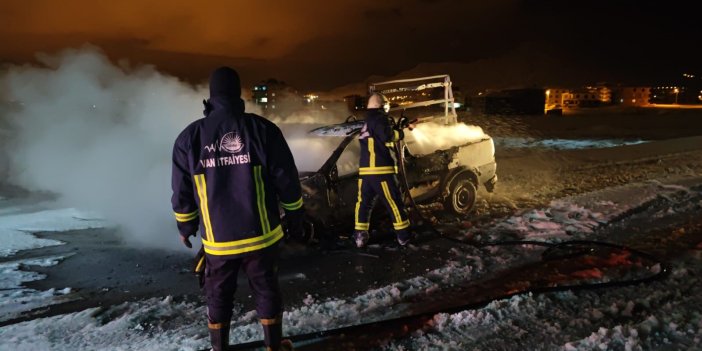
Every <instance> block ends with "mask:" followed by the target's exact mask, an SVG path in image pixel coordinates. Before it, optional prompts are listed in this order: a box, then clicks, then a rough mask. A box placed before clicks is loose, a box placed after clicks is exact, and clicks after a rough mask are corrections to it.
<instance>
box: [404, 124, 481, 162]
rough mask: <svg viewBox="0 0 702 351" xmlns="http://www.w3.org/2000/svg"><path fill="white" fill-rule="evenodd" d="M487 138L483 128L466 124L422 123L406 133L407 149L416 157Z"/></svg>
mask: <svg viewBox="0 0 702 351" xmlns="http://www.w3.org/2000/svg"><path fill="white" fill-rule="evenodd" d="M487 137H488V136H487V135H486V134H485V133H484V132H483V129H482V128H480V127H478V126H471V125H467V124H464V123H458V124H454V125H445V124H438V123H432V122H429V123H422V124H419V125H417V127H416V128H414V130H412V131H411V132H409V131H406V132H405V138H406V142H407V147H408V148H409V149H410V151H411V152H412V153H413V154H416V155H427V154H430V153H433V152H435V151H437V150H445V149H448V148H451V147H453V146H456V145H465V144H468V143H471V142H475V141H478V140H481V139H484V138H487Z"/></svg>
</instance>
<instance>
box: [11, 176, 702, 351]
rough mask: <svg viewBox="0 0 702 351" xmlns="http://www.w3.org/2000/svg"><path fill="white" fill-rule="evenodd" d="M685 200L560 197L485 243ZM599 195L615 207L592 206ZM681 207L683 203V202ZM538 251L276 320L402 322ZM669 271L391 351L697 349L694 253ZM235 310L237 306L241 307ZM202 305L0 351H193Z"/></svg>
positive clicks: (112, 318)
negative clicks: (414, 303)
mask: <svg viewBox="0 0 702 351" xmlns="http://www.w3.org/2000/svg"><path fill="white" fill-rule="evenodd" d="M685 191H688V192H691V191H690V190H689V189H687V188H684V187H678V186H667V185H663V184H659V183H658V184H657V183H642V184H636V185H630V186H625V187H620V188H614V189H610V190H609V193H608V194H605V193H604V192H595V193H591V194H587V195H585V196H580V197H572V198H566V199H562V200H559V201H556V202H554V203H553V204H552V206H551V207H550V208H547V209H540V210H532V211H527V212H524V213H522V214H520V215H518V216H514V217H512V218H509V219H507V220H504V221H500V222H498V223H495V224H494V225H493V226H492V227H491V228H488V229H487V230H485V233H484V234H487V235H489V237H490V240H499V239H513V238H514V236H515V235H516V236H518V238H522V239H533V238H535V237H538V238H539V239H540V240H546V241H560V240H562V239H563V238H564V237H566V236H567V237H570V238H572V239H585V238H587V237H588V236H590V235H592V233H593V231H594V230H595V229H596V228H597V227H599V226H602V225H605V224H607V223H608V222H609V221H611V220H613V219H616V218H618V217H619V216H621V215H622V214H623V213H626V212H627V211H631V210H633V209H635V208H636V207H638V206H641V205H643V204H645V203H647V202H648V201H651V200H652V199H653V198H656V196H670V198H671V199H673V197H672V195H673V194H676V193H679V192H685ZM602 197H608V198H612V199H614V200H611V201H603V200H600V198H602ZM683 201H684V199H683ZM539 250H540V249H537V248H520V249H518V250H517V249H514V248H511V247H492V248H489V249H478V248H475V247H471V246H464V247H459V248H454V249H452V250H451V251H450V255H447V257H449V258H448V260H447V262H446V264H445V265H444V266H443V267H440V268H438V269H435V270H432V271H429V272H427V273H426V274H423V275H421V276H417V277H414V278H411V279H407V280H404V281H400V282H396V283H392V284H389V285H386V286H382V287H379V288H375V289H371V290H369V291H367V292H365V293H363V294H360V295H358V296H354V297H350V298H344V299H342V298H327V299H323V300H316V299H315V298H313V297H312V296H311V295H310V296H308V297H307V298H306V299H304V300H303V301H302V302H301V305H300V306H297V307H294V308H289V309H288V310H287V311H286V312H285V314H284V320H285V333H286V334H298V333H305V332H311V331H316V330H321V329H328V328H334V327H341V326H347V325H354V324H358V323H362V322H369V321H374V320H380V319H387V318H392V317H396V316H401V315H403V313H404V312H405V311H406V306H407V304H406V303H408V302H409V300H416V299H419V300H431V297H432V294H433V293H435V292H436V291H439V290H440V289H443V288H448V287H452V286H454V285H458V284H461V283H465V282H467V281H474V280H477V279H480V278H483V277H485V276H487V275H489V274H491V273H493V272H495V271H496V270H500V269H504V267H507V266H509V265H513V264H514V263H516V262H517V261H521V260H524V259H527V258H529V257H530V256H534V255H535V254H538V253H539V252H540V251H539ZM531 258H532V259H533V257H531ZM681 260H684V262H683V261H679V262H676V263H675V264H674V266H673V267H674V268H673V272H672V274H671V277H670V278H668V279H667V280H663V281H659V282H655V283H652V284H649V285H643V286H632V287H626V288H620V289H611V290H589V291H588V290H585V291H578V292H572V291H566V292H559V293H549V294H539V295H531V294H521V295H517V296H514V297H512V298H509V299H502V300H497V301H493V302H492V303H490V304H489V305H487V306H485V307H483V308H479V309H475V310H467V311H463V312H460V313H456V314H438V315H436V316H435V318H434V322H433V324H432V325H431V326H429V327H428V328H426V329H425V330H423V331H417V332H415V334H414V335H413V336H412V337H410V338H407V339H404V340H399V341H394V342H393V343H390V344H388V345H386V346H385V349H388V350H473V349H475V350H477V349H488V350H513V349H563V350H592V349H614V350H619V349H621V350H647V349H659V346H665V345H666V344H669V343H674V344H675V345H678V346H680V345H683V346H689V347H690V348H692V349H694V348H699V347H700V346H701V344H700V338H701V337H702V317H701V316H702V307H700V306H702V301H701V300H702V295H701V294H699V293H698V292H699V289H700V285H702V284H700V283H701V281H700V278H699V277H700V273H702V272H700V271H701V270H702V258H701V255H700V254H699V252H698V254H697V255H692V256H685V258H681ZM239 308H240V307H239ZM236 315H237V316H238V317H237V318H236V320H234V321H233V324H232V333H231V342H232V343H240V342H247V341H253V340H257V339H260V338H261V337H262V335H261V332H260V327H259V325H258V323H257V319H256V313H255V312H254V311H248V312H246V311H238V313H237V314H236ZM203 316H204V310H203V307H202V306H200V305H199V304H196V303H190V302H175V301H174V300H173V299H171V298H165V299H162V300H161V299H148V300H144V301H140V302H134V303H125V304H122V305H119V306H113V307H110V308H108V309H106V310H100V309H90V310H86V311H81V312H77V313H71V314H66V315H62V316H55V317H49V318H41V319H36V320H32V321H28V322H23V323H18V324H14V325H9V326H6V327H2V328H0V349H10V348H11V349H12V350H36V349H51V350H75V349H80V350H99V349H111V350H152V349H154V350H155V349H159V350H196V349H202V348H206V347H207V346H208V340H207V337H206V334H205V333H206V329H205V327H204V322H205V321H204V317H203Z"/></svg>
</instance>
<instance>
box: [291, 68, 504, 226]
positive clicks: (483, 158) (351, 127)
mask: <svg viewBox="0 0 702 351" xmlns="http://www.w3.org/2000/svg"><path fill="white" fill-rule="evenodd" d="M428 78H430V79H434V80H437V79H438V80H439V83H438V84H436V85H433V86H431V87H433V88H436V87H440V88H443V89H445V90H448V92H447V93H445V94H443V96H442V99H436V100H439V101H440V102H443V107H444V108H443V110H444V114H443V116H438V117H437V116H429V117H420V120H422V121H431V122H430V123H431V124H433V125H436V126H441V128H443V129H444V130H451V131H455V132H456V133H460V132H461V131H464V130H465V129H464V128H455V129H451V125H452V124H455V116H456V114H455V110H453V108H452V106H453V97H452V95H451V94H450V89H451V88H450V87H451V83H450V80H449V78H448V76H437V77H428ZM426 79H427V78H419V79H414V80H403V81H393V82H384V83H376V84H374V85H371V89H373V88H375V89H376V90H375V91H380V92H383V93H384V94H386V96H388V97H389V98H390V99H391V101H393V102H394V103H395V104H396V106H393V107H392V108H391V116H392V115H393V110H395V111H398V110H402V111H407V109H409V108H415V107H417V106H430V105H431V104H437V101H433V102H431V101H430V102H412V103H404V101H398V100H397V99H395V100H393V96H392V94H389V93H388V92H387V91H385V90H380V89H378V88H379V87H381V86H387V85H393V84H401V85H402V86H403V87H405V88H404V89H403V90H396V91H402V94H403V96H407V95H408V93H407V92H408V90H407V86H408V85H410V86H412V87H414V88H415V89H417V90H418V91H420V92H421V91H422V90H423V89H427V86H429V84H427V83H422V84H423V85H422V84H417V82H418V81H423V80H426ZM430 84H431V83H430ZM371 91H373V90H371ZM403 114H404V112H403ZM362 126H363V121H360V120H357V119H356V118H355V117H350V118H349V119H347V121H346V122H345V123H341V124H337V125H333V126H326V127H322V128H317V129H315V130H313V131H312V134H314V135H316V136H320V137H331V138H335V139H333V140H335V141H337V142H338V144H337V146H336V148H335V149H334V151H333V152H332V154H331V155H330V156H329V157H328V158H327V159H326V161H325V162H324V163H323V165H322V166H321V167H320V168H319V170H318V171H316V172H301V174H300V177H301V183H302V187H303V197H304V202H305V208H306V211H307V214H308V216H309V221H310V225H311V226H312V227H313V228H312V229H313V232H320V230H321V231H322V232H323V231H324V229H332V228H338V229H339V231H341V232H346V231H348V232H350V231H351V228H352V226H353V216H354V208H355V207H354V206H355V203H356V201H357V197H358V189H357V186H358V182H357V179H358V155H359V148H360V147H359V143H358V140H357V136H358V134H359V131H360V129H361V128H362ZM428 126H429V124H427V127H428ZM463 126H465V125H463ZM420 127H422V125H420ZM417 129H420V128H417ZM424 129H427V130H429V131H431V129H428V128H424ZM406 135H407V137H406V142H404V143H401V144H400V145H399V146H398V150H397V151H398V153H400V154H401V155H402V157H401V160H402V162H401V164H402V165H404V167H401V168H403V169H404V172H401V174H400V177H401V178H402V179H401V180H400V181H401V183H403V184H405V185H406V188H408V189H409V193H410V194H411V197H412V199H413V200H414V201H415V202H416V203H422V202H430V201H431V202H434V201H441V202H442V203H443V204H444V208H445V209H446V210H447V211H450V212H453V213H455V214H458V215H465V214H467V213H469V212H470V211H471V209H472V208H473V205H474V204H475V201H476V196H477V189H478V188H479V187H481V186H482V187H485V189H486V190H487V191H489V192H492V191H493V189H494V187H495V184H496V182H497V175H496V163H495V148H494V144H493V140H492V138H490V137H489V136H488V135H485V134H482V132H481V133H480V134H479V135H474V136H471V137H467V136H465V137H464V138H458V139H459V140H463V141H464V142H462V143H460V144H458V145H451V146H450V147H445V148H442V149H439V150H437V151H434V152H430V153H426V154H419V153H418V152H417V151H426V150H427V148H426V147H420V146H421V145H420V144H421V140H417V138H413V132H407V133H406ZM405 190H407V189H405ZM378 207H380V206H376V209H377V208H378ZM380 212H381V213H382V212H383V211H380ZM381 213H379V215H381V216H382V214H381ZM372 218H374V219H377V218H378V215H373V216H372Z"/></svg>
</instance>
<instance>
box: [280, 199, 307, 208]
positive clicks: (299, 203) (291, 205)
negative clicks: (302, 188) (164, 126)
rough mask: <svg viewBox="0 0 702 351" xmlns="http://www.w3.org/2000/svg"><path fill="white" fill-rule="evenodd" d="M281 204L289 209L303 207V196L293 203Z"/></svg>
mask: <svg viewBox="0 0 702 351" xmlns="http://www.w3.org/2000/svg"><path fill="white" fill-rule="evenodd" d="M280 206H281V207H283V208H284V209H286V210H288V211H295V210H299V209H300V208H302V197H300V199H299V200H297V201H295V202H291V203H285V202H282V201H281V202H280Z"/></svg>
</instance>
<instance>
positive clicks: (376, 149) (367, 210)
mask: <svg viewBox="0 0 702 351" xmlns="http://www.w3.org/2000/svg"><path fill="white" fill-rule="evenodd" d="M389 110H390V103H389V101H388V100H387V98H385V96H383V95H381V94H377V93H375V94H373V95H371V96H370V98H369V99H368V106H367V114H366V120H365V124H364V125H363V128H362V129H361V133H360V135H359V137H358V139H359V142H360V144H361V155H360V162H359V170H358V174H359V177H358V199H357V202H356V213H355V225H354V227H355V232H354V240H355V242H356V246H357V247H359V248H361V247H364V246H366V244H367V243H368V239H369V234H368V230H369V229H370V217H371V212H372V211H373V207H374V205H375V202H376V200H377V199H380V201H381V202H382V203H383V205H385V208H386V209H387V211H388V212H389V213H390V218H392V225H393V229H394V230H395V234H396V235H397V241H398V243H399V244H400V245H402V246H404V245H406V244H407V243H408V242H409V240H410V239H411V236H412V234H411V233H410V231H409V230H408V228H409V226H410V221H409V218H408V216H407V212H406V211H405V207H404V201H403V197H402V193H401V192H400V187H399V185H398V180H397V171H398V169H397V158H396V155H395V143H396V142H399V141H400V140H402V139H403V138H404V133H403V131H402V127H401V126H397V127H396V126H395V125H394V124H395V123H394V122H393V120H392V117H390V116H389V115H388V112H389Z"/></svg>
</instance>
